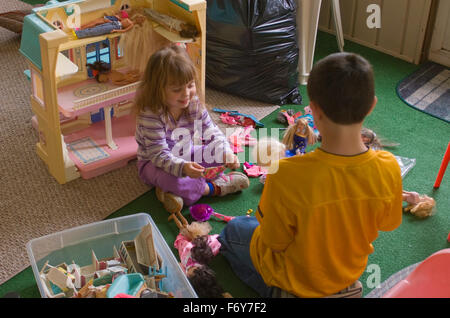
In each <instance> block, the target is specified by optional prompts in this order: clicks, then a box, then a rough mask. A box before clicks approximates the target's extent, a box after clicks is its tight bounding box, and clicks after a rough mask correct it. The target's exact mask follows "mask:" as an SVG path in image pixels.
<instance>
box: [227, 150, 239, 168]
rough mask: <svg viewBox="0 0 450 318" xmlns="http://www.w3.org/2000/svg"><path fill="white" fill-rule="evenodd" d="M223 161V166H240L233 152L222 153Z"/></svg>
mask: <svg viewBox="0 0 450 318" xmlns="http://www.w3.org/2000/svg"><path fill="white" fill-rule="evenodd" d="M224 161H225V167H226V168H229V169H239V167H240V166H241V163H240V162H239V159H238V157H237V156H236V155H234V154H230V153H228V154H224Z"/></svg>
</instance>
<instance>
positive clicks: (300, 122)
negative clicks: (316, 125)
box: [282, 118, 317, 157]
mask: <svg viewBox="0 0 450 318" xmlns="http://www.w3.org/2000/svg"><path fill="white" fill-rule="evenodd" d="M316 142H317V136H316V134H315V133H314V130H313V129H312V128H311V127H310V126H309V125H308V120H307V119H306V118H299V119H297V121H296V122H295V123H294V124H293V125H290V126H289V127H288V128H287V130H286V132H285V133H284V136H283V140H282V143H283V144H285V145H286V148H287V149H288V150H286V156H287V157H292V156H295V155H298V154H301V155H303V154H305V150H306V146H307V145H313V144H315V143H316Z"/></svg>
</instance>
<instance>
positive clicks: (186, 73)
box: [168, 64, 196, 85]
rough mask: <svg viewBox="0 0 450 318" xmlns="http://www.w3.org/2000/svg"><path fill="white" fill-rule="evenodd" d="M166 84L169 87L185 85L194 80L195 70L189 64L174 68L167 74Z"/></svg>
mask: <svg viewBox="0 0 450 318" xmlns="http://www.w3.org/2000/svg"><path fill="white" fill-rule="evenodd" d="M169 74H170V75H169V78H168V84H169V85H185V84H187V83H189V82H191V81H194V80H195V76H196V73H195V68H194V67H193V66H192V65H189V64H187V65H186V64H183V65H179V66H178V67H174V69H173V70H172V72H170V73H169Z"/></svg>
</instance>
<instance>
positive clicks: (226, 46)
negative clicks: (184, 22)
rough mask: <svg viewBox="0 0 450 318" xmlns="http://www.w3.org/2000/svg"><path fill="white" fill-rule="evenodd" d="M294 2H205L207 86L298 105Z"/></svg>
mask: <svg viewBox="0 0 450 318" xmlns="http://www.w3.org/2000/svg"><path fill="white" fill-rule="evenodd" d="M296 9H297V5H296V1H295V0H207V13H206V85H207V86H210V87H212V88H215V89H218V90H221V91H224V92H227V93H230V94H233V95H238V96H241V97H245V98H250V99H254V100H259V101H263V102H267V103H274V104H278V105H284V104H301V102H302V96H301V95H300V92H299V88H298V86H299V82H298V69H297V66H298V55H299V53H298V52H299V50H298V44H297V35H296Z"/></svg>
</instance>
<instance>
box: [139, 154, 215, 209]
mask: <svg viewBox="0 0 450 318" xmlns="http://www.w3.org/2000/svg"><path fill="white" fill-rule="evenodd" d="M191 149H192V152H191V157H192V161H193V158H203V156H201V157H197V156H194V153H196V152H197V151H202V153H203V149H204V146H193V147H192V148H191ZM199 164H201V165H202V166H203V167H205V168H208V167H215V166H219V165H221V164H222V163H216V162H213V163H206V162H199ZM137 167H138V174H139V178H140V179H141V180H142V181H143V182H144V183H145V184H147V185H149V186H151V187H153V186H154V187H158V188H160V189H161V190H162V191H164V192H171V193H173V194H175V195H178V196H180V197H181V198H182V199H183V202H184V205H186V206H191V205H193V204H194V203H195V202H197V201H198V200H199V199H200V198H201V197H202V196H203V193H204V192H205V186H206V180H205V178H203V177H201V178H191V177H176V176H174V175H172V174H170V173H167V172H165V171H164V170H163V169H161V168H158V167H156V166H154V165H153V164H152V162H151V161H147V160H145V161H144V160H139V161H138V162H137Z"/></svg>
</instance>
